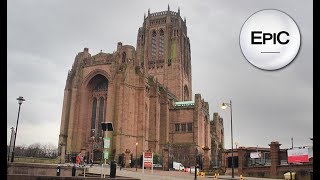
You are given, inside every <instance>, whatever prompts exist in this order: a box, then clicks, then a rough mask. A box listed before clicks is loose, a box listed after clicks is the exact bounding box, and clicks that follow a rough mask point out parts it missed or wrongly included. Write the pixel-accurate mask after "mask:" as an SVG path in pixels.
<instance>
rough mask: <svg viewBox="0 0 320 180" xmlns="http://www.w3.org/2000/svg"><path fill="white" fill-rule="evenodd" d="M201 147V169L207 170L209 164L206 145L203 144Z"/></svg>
mask: <svg viewBox="0 0 320 180" xmlns="http://www.w3.org/2000/svg"><path fill="white" fill-rule="evenodd" d="M202 149H203V170H209V166H210V158H209V150H210V148H209V147H208V146H205V147H203V148H202Z"/></svg>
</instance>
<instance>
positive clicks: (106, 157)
mask: <svg viewBox="0 0 320 180" xmlns="http://www.w3.org/2000/svg"><path fill="white" fill-rule="evenodd" d="M103 154H104V159H108V158H109V152H108V151H104V153H103Z"/></svg>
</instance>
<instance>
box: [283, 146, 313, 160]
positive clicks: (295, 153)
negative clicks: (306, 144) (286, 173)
mask: <svg viewBox="0 0 320 180" xmlns="http://www.w3.org/2000/svg"><path fill="white" fill-rule="evenodd" d="M287 153H288V163H301V162H309V154H308V148H301V149H298V148H296V149H288V150H287Z"/></svg>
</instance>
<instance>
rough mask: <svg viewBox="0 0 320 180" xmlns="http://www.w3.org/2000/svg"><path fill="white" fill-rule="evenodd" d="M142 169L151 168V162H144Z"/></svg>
mask: <svg viewBox="0 0 320 180" xmlns="http://www.w3.org/2000/svg"><path fill="white" fill-rule="evenodd" d="M144 167H150V168H151V167H152V162H144Z"/></svg>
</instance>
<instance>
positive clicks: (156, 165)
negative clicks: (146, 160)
mask: <svg viewBox="0 0 320 180" xmlns="http://www.w3.org/2000/svg"><path fill="white" fill-rule="evenodd" d="M153 167H154V168H156V167H160V168H161V167H162V165H161V164H153Z"/></svg>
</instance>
